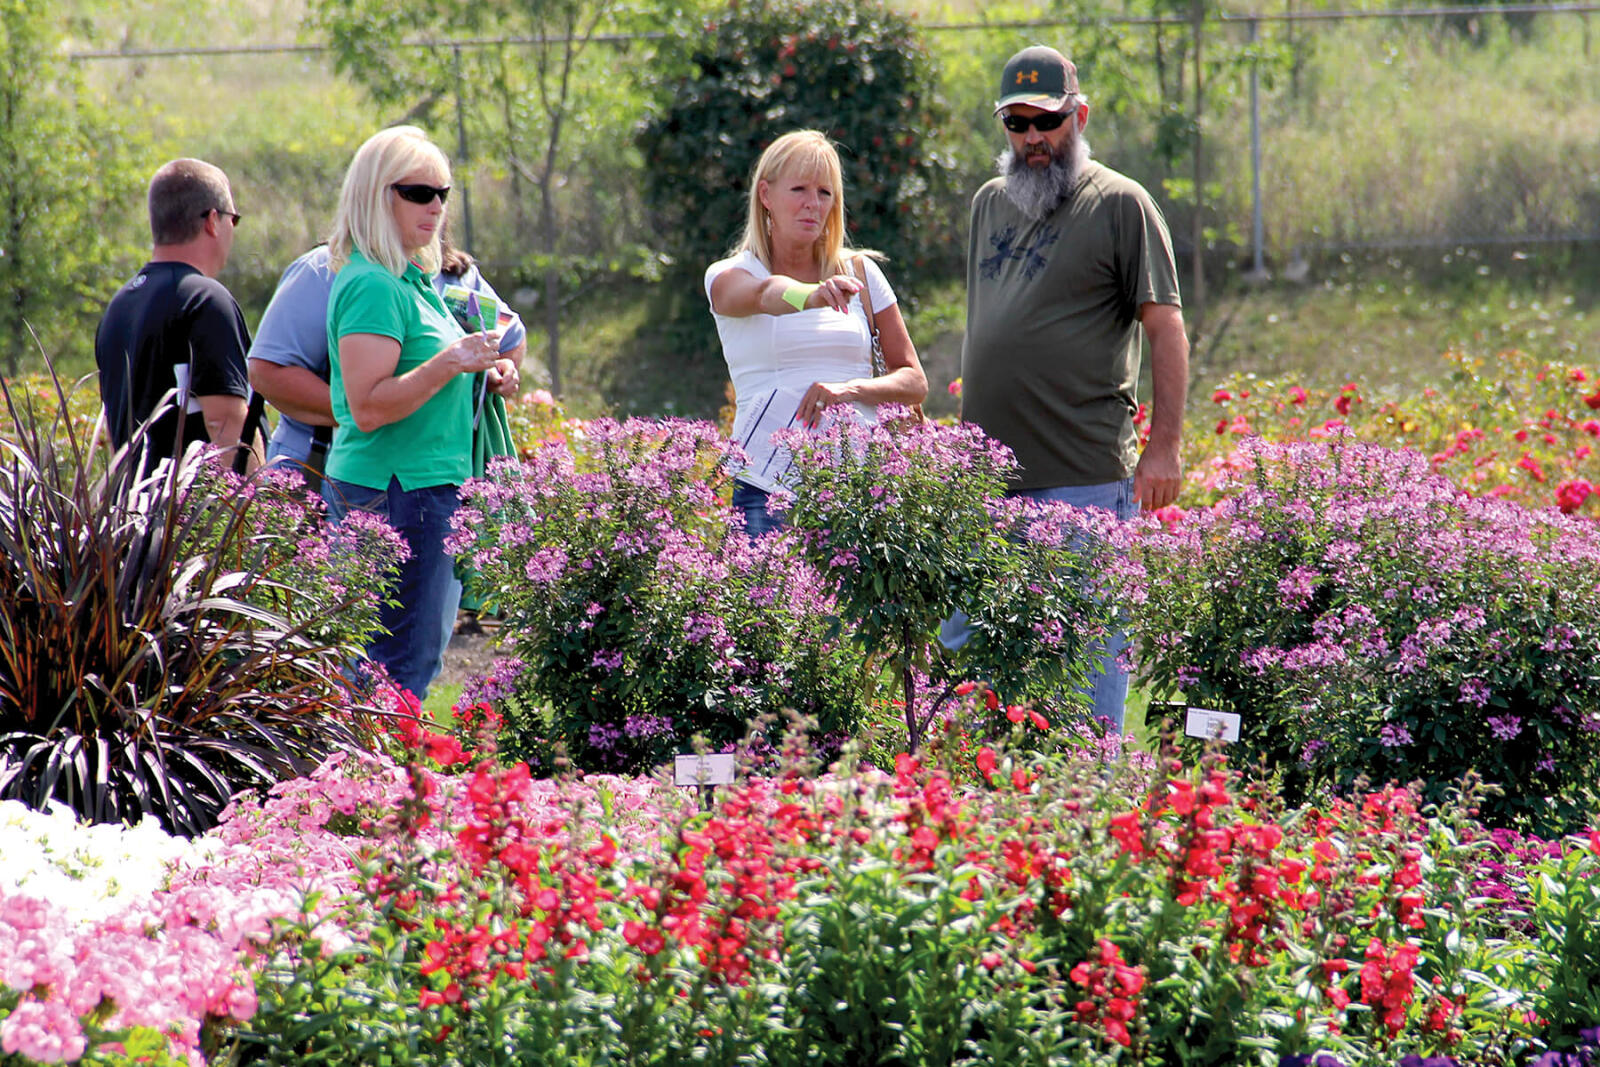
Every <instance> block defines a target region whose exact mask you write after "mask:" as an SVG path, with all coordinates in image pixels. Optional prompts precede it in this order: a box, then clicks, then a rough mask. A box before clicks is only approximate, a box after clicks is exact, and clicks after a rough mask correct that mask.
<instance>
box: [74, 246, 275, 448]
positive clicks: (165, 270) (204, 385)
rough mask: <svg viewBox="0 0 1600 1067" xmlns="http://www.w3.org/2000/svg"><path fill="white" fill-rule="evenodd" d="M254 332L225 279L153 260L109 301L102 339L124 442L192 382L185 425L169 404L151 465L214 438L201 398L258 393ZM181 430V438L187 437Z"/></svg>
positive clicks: (112, 417) (157, 427) (99, 350)
mask: <svg viewBox="0 0 1600 1067" xmlns="http://www.w3.org/2000/svg"><path fill="white" fill-rule="evenodd" d="M249 349H250V331H249V330H248V329H247V328H246V327H245V324H244V314H243V313H242V312H241V311H240V310H239V303H238V301H236V300H234V299H233V294H231V293H229V292H228V290H227V288H226V287H225V286H223V284H222V283H221V282H219V281H217V280H216V279H214V278H208V277H206V276H205V275H204V274H201V273H200V271H198V270H196V269H195V268H194V267H191V266H189V265H188V264H187V263H171V262H163V263H146V264H145V265H144V266H143V267H142V268H140V270H139V273H138V274H137V275H135V276H134V278H133V279H132V280H131V281H129V282H128V284H126V285H124V286H123V287H122V288H121V289H118V290H117V294H116V295H115V296H113V297H112V298H111V302H110V303H108V304H107V305H106V311H105V315H104V316H102V317H101V319H100V328H99V329H98V330H97V331H96V332H95V337H94V358H95V362H96V363H97V364H99V366H100V399H101V402H102V403H103V404H104V405H105V409H106V426H107V427H108V429H109V430H110V433H111V440H112V442H113V443H114V444H116V445H117V446H118V447H121V446H122V445H124V444H126V443H127V442H128V439H129V438H130V437H131V436H132V435H133V430H134V428H135V427H137V426H138V425H139V424H140V423H142V422H143V421H144V420H145V419H147V418H149V417H150V415H151V413H152V412H154V411H155V409H156V406H157V405H158V404H160V403H161V399H162V397H164V396H166V394H167V393H168V392H169V391H170V390H173V389H175V388H178V386H179V383H180V378H186V379H187V385H188V395H189V397H190V399H189V402H188V403H187V405H181V404H180V406H186V407H187V410H186V411H185V412H184V414H183V416H182V422H181V424H180V422H179V414H178V410H177V408H175V407H173V406H171V405H170V404H169V405H168V407H167V410H166V411H164V412H163V413H162V415H161V417H160V418H159V419H158V420H157V421H156V422H155V424H154V426H153V428H152V431H151V435H150V455H149V464H148V465H149V466H154V464H155V462H156V461H157V460H160V459H164V458H167V457H171V456H174V455H181V454H182V452H183V450H184V449H186V448H188V447H189V445H190V444H191V443H193V442H195V441H208V440H210V437H209V435H208V434H207V433H206V423H205V417H204V416H203V415H202V414H201V413H200V410H199V404H198V403H197V402H195V401H194V399H193V398H194V397H200V396H238V397H246V396H249V395H250V373H249V369H248V366H247V364H246V363H245V353H246V352H248V351H249ZM180 429H181V435H180Z"/></svg>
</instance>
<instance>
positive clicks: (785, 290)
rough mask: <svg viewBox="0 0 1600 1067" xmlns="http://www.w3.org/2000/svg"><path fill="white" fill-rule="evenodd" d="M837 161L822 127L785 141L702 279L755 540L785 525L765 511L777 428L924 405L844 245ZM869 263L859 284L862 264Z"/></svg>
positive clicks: (902, 328) (881, 287) (913, 364)
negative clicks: (736, 236)
mask: <svg viewBox="0 0 1600 1067" xmlns="http://www.w3.org/2000/svg"><path fill="white" fill-rule="evenodd" d="M844 217H845V216H844V177H843V173H842V171H841V169H840V166H839V154H838V153H837V152H836V151H835V150H834V147H833V145H832V144H831V143H829V141H828V139H827V137H825V136H824V135H823V134H821V133H819V132H817V131H816V130H797V131H795V132H794V133H786V134H784V135H783V136H782V137H780V138H778V139H777V140H776V141H774V142H773V143H772V145H771V146H770V147H769V148H768V149H767V150H766V151H765V152H763V153H762V154H761V159H760V160H759V161H758V162H757V163H756V169H755V174H754V176H753V180H752V181H751V187H750V211H749V214H748V216H747V219H746V222H745V230H744V236H743V238H741V239H740V241H739V243H738V245H737V246H736V247H735V248H734V250H733V254H732V255H731V256H729V257H728V258H727V259H724V260H720V261H718V262H716V263H713V264H712V265H711V266H710V268H708V269H707V270H706V279H705V284H706V295H707V297H708V298H709V299H710V301H711V312H712V316H713V317H714V318H715V319H716V322H717V334H718V336H719V337H720V338H721V339H722V354H723V356H724V358H726V359H727V361H728V372H729V375H730V376H731V377H732V379H733V389H734V397H735V403H736V413H735V415H734V421H733V426H734V430H733V432H734V437H735V439H736V440H738V441H739V442H740V443H741V444H743V445H744V446H745V448H746V451H748V452H750V453H751V454H752V457H753V459H752V463H751V464H750V466H748V467H746V468H745V469H744V470H742V471H740V472H739V474H738V475H737V476H736V479H737V480H736V481H735V484H734V498H733V504H734V508H735V509H736V510H742V511H743V512H744V514H745V520H746V530H747V531H748V532H749V533H750V535H751V536H752V537H754V536H759V535H760V534H763V533H766V532H768V531H769V530H773V529H778V528H781V526H782V524H783V523H782V519H781V518H779V517H777V516H773V515H769V514H768V512H767V496H768V494H769V493H770V492H771V491H772V490H774V489H776V488H777V487H778V478H779V476H780V475H781V472H780V471H776V470H773V469H772V465H771V464H769V463H767V462H766V460H767V458H768V453H769V451H770V441H768V440H764V439H761V438H762V437H769V436H770V431H771V428H772V427H773V426H779V427H781V426H783V425H785V424H786V423H787V422H788V421H789V420H790V419H791V418H792V419H793V420H794V422H795V423H796V424H799V425H804V426H815V425H816V424H817V422H818V420H819V419H820V418H821V417H822V414H823V412H824V411H826V410H827V409H828V408H830V407H833V406H835V405H839V404H848V405H850V406H851V407H852V408H853V409H854V411H855V413H856V414H858V415H860V416H864V417H869V418H870V417H873V416H874V412H875V409H876V408H877V405H879V404H884V403H898V404H920V403H921V402H922V401H923V399H924V398H925V397H926V396H927V394H928V380H927V378H926V377H925V376H924V375H923V373H922V365H921V364H920V363H919V362H918V361H917V350H916V348H915V347H914V346H913V345H912V343H911V337H910V336H909V335H908V334H907V333H906V325H905V321H904V320H903V319H902V318H901V317H900V308H899V305H898V303H897V302H896V299H895V295H894V290H893V289H892V288H890V286H889V282H888V280H887V279H886V278H885V277H884V275H883V271H881V270H880V269H879V268H878V265H877V263H876V262H875V260H876V259H878V258H881V257H879V256H878V254H877V253H875V252H864V251H859V250H853V249H850V248H847V247H846V246H845V243H844ZM857 257H860V259H859V262H860V263H861V264H862V266H863V268H864V269H863V271H862V273H864V274H865V278H861V277H858V276H857V274H856V271H855V269H854V266H855V261H857ZM863 286H866V287H868V290H869V291H868V294H867V295H868V296H869V297H870V299H871V302H872V308H873V313H874V318H875V319H876V322H877V326H878V335H879V339H880V341H881V344H882V347H883V365H884V373H882V374H879V375H874V373H873V366H872V333H871V329H870V328H869V325H868V321H867V315H866V311H865V309H864V307H863V306H862V303H861V298H860V293H861V290H862V288H863Z"/></svg>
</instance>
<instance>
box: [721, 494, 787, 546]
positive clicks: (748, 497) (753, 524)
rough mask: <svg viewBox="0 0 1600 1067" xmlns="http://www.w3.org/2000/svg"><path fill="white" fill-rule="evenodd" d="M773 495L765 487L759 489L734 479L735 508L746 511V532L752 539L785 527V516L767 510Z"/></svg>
mask: <svg viewBox="0 0 1600 1067" xmlns="http://www.w3.org/2000/svg"><path fill="white" fill-rule="evenodd" d="M771 495H772V494H771V493H768V492H767V491H766V490H765V489H758V488H756V487H755V486H753V485H751V484H750V483H749V482H741V481H739V480H738V479H734V482H733V510H735V511H742V512H744V532H745V533H746V534H748V535H749V537H750V540H752V541H754V540H755V539H756V538H758V537H761V536H764V535H766V534H769V533H775V532H776V531H778V530H781V529H783V516H782V515H773V514H772V513H770V512H769V511H767V499H768V498H769V497H770V496H771Z"/></svg>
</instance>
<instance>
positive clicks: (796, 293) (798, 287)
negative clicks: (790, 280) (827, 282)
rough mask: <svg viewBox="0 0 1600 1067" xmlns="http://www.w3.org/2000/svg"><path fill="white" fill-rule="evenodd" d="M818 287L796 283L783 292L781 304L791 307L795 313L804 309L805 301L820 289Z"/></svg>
mask: <svg viewBox="0 0 1600 1067" xmlns="http://www.w3.org/2000/svg"><path fill="white" fill-rule="evenodd" d="M821 288H822V286H820V285H802V284H799V283H796V284H794V285H791V286H789V288H787V289H785V290H784V291H783V302H784V303H785V304H788V305H789V306H791V307H793V308H794V309H795V310H796V311H804V310H805V309H806V301H807V300H810V299H811V294H812V293H814V292H816V291H817V290H818V289H821Z"/></svg>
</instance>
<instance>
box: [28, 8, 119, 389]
mask: <svg viewBox="0 0 1600 1067" xmlns="http://www.w3.org/2000/svg"><path fill="white" fill-rule="evenodd" d="M65 31H66V25H65V19H64V17H63V15H62V13H61V11H60V10H58V9H57V8H56V7H55V6H53V5H44V4H35V3H29V2H27V0H4V2H3V3H0V70H3V73H0V157H3V158H4V159H5V160H6V166H5V168H4V172H3V173H0V214H3V216H4V218H3V220H0V353H3V354H4V365H5V368H6V371H7V373H9V374H16V373H18V371H19V370H20V369H21V368H22V367H23V366H25V365H26V364H28V363H30V362H32V361H33V360H34V358H36V355H37V353H38V352H39V351H40V350H41V348H42V350H43V351H44V352H45V353H46V354H52V355H53V354H59V353H62V352H63V351H66V350H68V349H72V348H75V347H76V346H77V345H79V344H81V341H79V340H78V336H79V335H80V334H81V332H82V331H84V329H85V326H86V324H88V323H92V322H93V321H94V316H95V315H97V314H98V312H99V310H100V308H101V306H102V305H103V303H104V301H105V299H106V297H107V296H108V295H109V290H108V288H107V286H106V275H107V272H108V270H109V269H110V268H111V266H112V264H113V263H114V262H116V261H118V260H126V259H128V258H130V257H131V256H133V255H136V254H137V251H136V249H132V248H129V247H126V246H123V245H120V244H119V243H118V242H117V241H116V240H115V238H114V237H113V236H112V235H114V234H118V233H121V232H124V231H122V230H121V229H120V228H119V227H113V226H107V225H106V224H105V221H104V216H105V215H107V214H108V213H121V212H124V211H127V210H129V209H130V208H131V207H132V205H135V204H137V203H138V202H139V199H140V198H139V189H140V186H141V184H142V181H143V175H141V174H139V173H138V172H137V170H136V164H135V163H134V162H133V157H134V152H135V151H136V150H137V147H138V141H139V135H138V134H136V133H134V132H133V127H132V126H131V124H128V122H127V120H128V118H129V116H126V115H114V114H113V113H112V111H111V110H110V109H109V108H107V107H105V106H104V104H103V102H101V101H97V100H96V99H95V98H94V97H93V96H92V94H90V93H88V92H87V91H85V89H84V87H83V84H82V79H81V78H80V77H79V72H78V70H77V69H76V68H75V67H74V66H72V65H71V64H70V63H68V62H67V61H66V60H64V59H63V58H62V56H61V48H62V44H63V42H64V39H65V36H66V32H65Z"/></svg>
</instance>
